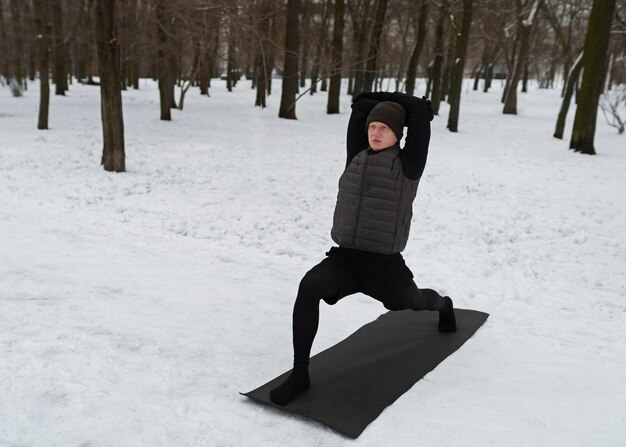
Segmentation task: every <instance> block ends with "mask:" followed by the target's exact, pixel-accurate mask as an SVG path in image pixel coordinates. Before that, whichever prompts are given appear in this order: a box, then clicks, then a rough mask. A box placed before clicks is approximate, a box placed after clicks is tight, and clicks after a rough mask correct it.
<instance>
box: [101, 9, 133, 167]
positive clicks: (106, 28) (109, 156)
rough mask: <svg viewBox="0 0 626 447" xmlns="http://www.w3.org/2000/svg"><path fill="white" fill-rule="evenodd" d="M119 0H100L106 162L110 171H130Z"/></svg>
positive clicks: (103, 152) (102, 106)
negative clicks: (116, 6) (126, 140)
mask: <svg viewBox="0 0 626 447" xmlns="http://www.w3.org/2000/svg"><path fill="white" fill-rule="evenodd" d="M115 3H116V2H115V0H96V41H97V44H98V62H99V67H100V68H99V73H100V109H101V111H102V134H103V149H102V165H103V166H104V169H105V170H107V171H115V172H124V171H126V162H125V157H126V156H125V153H124V118H123V115H122V91H121V86H120V49H119V42H118V40H117V24H116V17H115Z"/></svg>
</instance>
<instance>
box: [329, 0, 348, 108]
mask: <svg viewBox="0 0 626 447" xmlns="http://www.w3.org/2000/svg"><path fill="white" fill-rule="evenodd" d="M334 13H335V15H334V20H333V46H332V50H331V58H332V62H331V73H330V87H329V89H328V103H327V104H326V113H328V114H334V113H339V94H340V92H341V68H342V59H343V28H344V20H343V18H344V13H345V4H344V0H335V12H334Z"/></svg>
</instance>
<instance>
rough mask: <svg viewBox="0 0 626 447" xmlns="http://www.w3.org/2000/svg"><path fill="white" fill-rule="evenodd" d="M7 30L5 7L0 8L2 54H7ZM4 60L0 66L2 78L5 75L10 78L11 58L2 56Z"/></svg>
mask: <svg viewBox="0 0 626 447" xmlns="http://www.w3.org/2000/svg"><path fill="white" fill-rule="evenodd" d="M7 53H8V48H7V31H6V24H5V22H4V9H3V8H0V54H7ZM0 61H2V68H0V80H1V79H2V78H3V77H4V78H5V79H8V78H9V59H8V58H6V57H0Z"/></svg>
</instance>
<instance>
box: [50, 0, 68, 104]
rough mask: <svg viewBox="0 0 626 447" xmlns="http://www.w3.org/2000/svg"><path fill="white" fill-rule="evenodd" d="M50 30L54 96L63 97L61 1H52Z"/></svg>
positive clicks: (65, 78) (63, 54)
mask: <svg viewBox="0 0 626 447" xmlns="http://www.w3.org/2000/svg"><path fill="white" fill-rule="evenodd" d="M52 28H53V30H54V84H55V89H54V94H55V95H65V92H66V91H67V70H66V69H65V65H66V64H65V43H64V39H65V37H64V29H63V0H53V1H52Z"/></svg>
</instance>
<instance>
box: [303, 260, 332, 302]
mask: <svg viewBox="0 0 626 447" xmlns="http://www.w3.org/2000/svg"><path fill="white" fill-rule="evenodd" d="M334 289H336V280H335V278H334V276H333V275H332V273H331V272H330V271H329V270H328V269H327V268H326V267H325V266H320V265H318V266H315V267H314V268H312V269H311V270H309V271H308V272H307V273H306V274H305V275H304V277H303V278H302V280H301V281H300V286H299V287H298V298H297V300H298V301H303V302H312V301H319V300H321V299H326V298H328V297H329V296H332V295H333V294H335V295H336V291H335V290H334Z"/></svg>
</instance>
